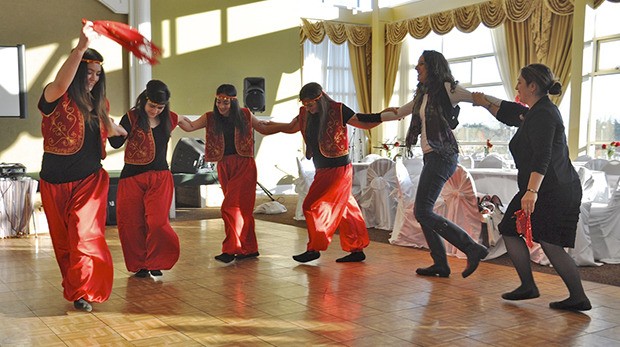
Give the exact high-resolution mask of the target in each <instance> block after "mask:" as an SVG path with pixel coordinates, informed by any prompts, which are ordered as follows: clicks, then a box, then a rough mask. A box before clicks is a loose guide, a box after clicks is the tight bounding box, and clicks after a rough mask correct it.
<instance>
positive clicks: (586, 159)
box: [573, 154, 592, 162]
mask: <svg viewBox="0 0 620 347" xmlns="http://www.w3.org/2000/svg"><path fill="white" fill-rule="evenodd" d="M590 160H592V157H591V156H589V155H587V154H583V155H580V156H578V157H577V158H575V160H573V161H576V162H589V161H590Z"/></svg>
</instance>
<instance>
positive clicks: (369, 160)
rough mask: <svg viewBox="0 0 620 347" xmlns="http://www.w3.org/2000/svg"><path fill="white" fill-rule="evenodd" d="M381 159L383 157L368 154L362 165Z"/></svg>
mask: <svg viewBox="0 0 620 347" xmlns="http://www.w3.org/2000/svg"><path fill="white" fill-rule="evenodd" d="M381 158H383V157H382V156H380V155H378V154H375V153H371V154H367V155H366V156H365V157H364V158H362V163H372V162H373V161H375V160H377V159H381Z"/></svg>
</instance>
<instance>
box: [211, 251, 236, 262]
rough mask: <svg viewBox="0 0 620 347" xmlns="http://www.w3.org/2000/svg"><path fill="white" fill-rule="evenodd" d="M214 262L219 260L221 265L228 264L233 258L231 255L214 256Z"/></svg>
mask: <svg viewBox="0 0 620 347" xmlns="http://www.w3.org/2000/svg"><path fill="white" fill-rule="evenodd" d="M215 260H219V261H221V262H222V263H230V262H231V261H233V260H235V256H234V255H233V254H228V253H222V254H220V255H216V256H215Z"/></svg>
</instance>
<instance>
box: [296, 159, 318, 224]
mask: <svg viewBox="0 0 620 347" xmlns="http://www.w3.org/2000/svg"><path fill="white" fill-rule="evenodd" d="M297 170H298V174H299V177H298V178H296V179H295V181H294V182H293V183H294V184H295V192H296V193H297V206H296V208H295V216H294V217H293V219H295V220H306V217H304V211H303V209H302V205H303V203H304V199H305V198H306V195H308V189H310V185H311V184H312V181H314V173H315V168H314V164H313V163H312V160H308V159H306V158H302V159H299V158H297Z"/></svg>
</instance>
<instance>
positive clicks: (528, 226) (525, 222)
mask: <svg viewBox="0 0 620 347" xmlns="http://www.w3.org/2000/svg"><path fill="white" fill-rule="evenodd" d="M515 217H517V232H518V233H519V234H521V235H522V236H523V237H525V243H526V244H527V246H528V247H530V248H532V247H534V242H532V221H531V220H530V216H528V215H526V214H525V212H524V211H523V210H518V211H517V212H515Z"/></svg>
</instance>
